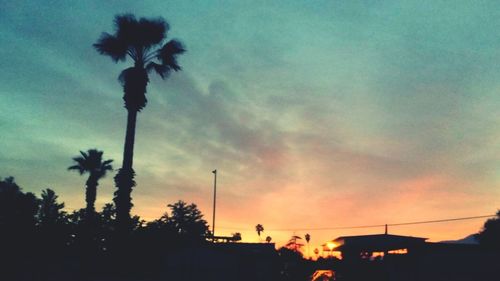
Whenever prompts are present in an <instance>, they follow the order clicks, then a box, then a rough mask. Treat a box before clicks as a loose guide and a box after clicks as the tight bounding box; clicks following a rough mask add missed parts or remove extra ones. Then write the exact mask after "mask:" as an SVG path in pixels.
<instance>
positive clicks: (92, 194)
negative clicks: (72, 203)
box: [85, 175, 97, 219]
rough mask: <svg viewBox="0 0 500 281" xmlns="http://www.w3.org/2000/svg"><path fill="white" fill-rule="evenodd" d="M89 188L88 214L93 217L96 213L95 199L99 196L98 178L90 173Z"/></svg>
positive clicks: (86, 193)
mask: <svg viewBox="0 0 500 281" xmlns="http://www.w3.org/2000/svg"><path fill="white" fill-rule="evenodd" d="M86 185H87V188H86V190H85V201H86V203H87V207H86V216H87V219H91V218H92V217H93V215H94V213H95V206H94V205H95V200H96V197H97V180H96V179H95V178H94V176H93V175H90V176H89V178H88V180H87V183H86Z"/></svg>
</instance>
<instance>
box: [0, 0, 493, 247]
mask: <svg viewBox="0 0 500 281" xmlns="http://www.w3.org/2000/svg"><path fill="white" fill-rule="evenodd" d="M123 13H132V14H135V15H136V16H137V17H159V16H161V17H163V18H164V19H166V20H167V21H168V23H169V25H170V31H169V32H168V37H169V38H176V39H178V40H180V41H182V42H183V44H184V45H185V47H186V49H187V52H186V53H185V54H184V55H182V56H181V57H179V63H180V65H181V66H182V68H183V70H182V71H181V72H177V73H173V74H172V75H171V76H170V77H169V78H168V79H166V80H161V79H160V78H159V77H156V76H154V75H151V81H150V83H149V85H148V92H147V98H148V100H149V102H148V105H147V107H146V108H145V109H144V110H143V111H142V112H141V113H140V114H139V117H138V123H137V132H136V134H137V135H136V143H135V155H134V169H135V171H136V173H137V177H136V181H137V187H136V188H135V189H134V191H133V194H132V197H133V203H134V208H133V210H132V212H133V213H134V214H137V215H140V216H141V217H142V218H143V219H145V220H153V219H156V218H159V217H160V216H161V215H162V214H163V213H164V212H165V211H167V204H170V203H174V202H176V201H177V200H184V201H186V202H189V203H191V202H193V203H195V204H197V205H198V206H199V208H200V209H201V211H202V212H203V213H204V214H205V218H206V220H207V221H209V222H210V224H211V221H212V215H211V214H212V196H213V193H212V192H213V174H212V172H211V171H212V170H214V169H217V170H218V179H217V180H218V183H217V189H218V193H217V214H216V234H217V235H230V234H231V233H234V232H241V233H242V236H243V240H244V241H247V242H257V241H259V237H258V236H257V233H256V232H255V225H256V224H258V223H260V224H262V225H263V226H264V233H263V234H262V238H261V239H264V237H265V236H267V235H269V236H271V237H272V238H273V241H274V242H276V243H277V245H278V246H280V245H283V244H284V243H285V242H286V241H287V240H288V239H289V237H290V236H291V235H299V236H303V235H304V234H305V233H306V232H309V233H310V234H311V248H312V247H318V245H320V244H322V243H324V242H325V241H327V240H330V239H333V238H336V237H338V236H343V235H357V234H373V233H382V232H383V228H367V229H342V230H312V229H314V228H334V227H341V226H357V225H372V224H385V223H400V222H411V221H421V220H434V219H446V218H456V217H466V216H476V215H489V214H494V213H495V212H496V211H497V209H498V208H499V207H500V141H499V140H500V116H499V108H500V94H499V93H500V79H499V77H500V63H499V60H500V34H499V32H500V10H499V9H498V2H496V1H491V2H490V1H436V0H432V1H425V0H424V1H422V0H420V1H334V0H330V1H320V0H318V1H206V0H199V1H165V0H161V1H43V4H41V2H40V1H18V0H16V1H5V0H3V1H0V38H2V39H1V42H2V43H1V46H0V130H1V132H2V133H1V135H0V176H1V177H6V176H14V177H15V179H16V182H17V183H18V184H19V185H20V186H21V187H22V188H23V190H24V191H31V192H34V193H36V194H38V195H39V194H40V193H41V190H42V189H44V188H52V189H54V190H55V191H56V193H57V194H58V195H59V198H60V199H61V200H62V201H64V202H65V203H66V208H67V210H68V211H71V210H74V209H79V208H82V207H84V205H85V201H84V194H85V193H84V183H85V180H86V177H84V176H83V177H82V176H79V175H78V173H75V172H70V171H67V167H68V166H70V165H72V160H71V158H72V157H74V156H77V155H78V153H79V151H80V150H84V151H85V150H87V149H91V148H97V149H100V150H103V151H104V157H105V158H106V159H114V160H115V163H114V166H115V168H119V166H120V164H121V161H122V152H123V142H124V135H125V123H126V111H125V109H124V108H123V101H122V95H123V93H122V88H121V86H120V84H119V83H118V81H117V77H118V75H119V73H120V71H121V70H123V69H125V68H127V67H129V66H130V60H129V61H127V62H125V63H118V64H116V63H114V62H113V61H112V60H111V59H110V58H108V57H105V56H101V55H99V54H98V53H97V52H96V51H95V50H94V49H93V47H92V44H93V43H95V42H96V40H97V39H98V38H99V36H100V34H101V33H102V32H113V18H114V16H115V15H117V14H123ZM113 176H114V174H113V173H112V174H110V175H108V176H107V177H106V178H104V179H102V180H101V181H100V185H99V189H98V196H97V206H98V208H100V207H101V206H102V205H103V204H105V203H108V202H111V200H112V196H113V192H114V189H115V188H114V184H113ZM483 223H484V220H470V221H460V222H450V223H441V224H428V225H418V226H405V227H393V228H390V229H389V233H393V234H402V235H412V236H420V237H427V238H429V239H430V241H440V240H451V239H460V238H463V237H465V236H467V235H469V234H471V233H475V232H477V231H479V230H480V228H481V226H482V224H483Z"/></svg>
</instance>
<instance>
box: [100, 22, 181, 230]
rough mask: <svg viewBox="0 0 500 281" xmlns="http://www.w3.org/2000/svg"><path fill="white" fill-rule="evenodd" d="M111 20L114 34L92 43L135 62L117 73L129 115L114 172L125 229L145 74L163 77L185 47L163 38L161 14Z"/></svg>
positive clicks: (118, 215) (121, 226)
mask: <svg viewBox="0 0 500 281" xmlns="http://www.w3.org/2000/svg"><path fill="white" fill-rule="evenodd" d="M114 24H115V32H114V34H109V33H106V32H105V33H102V34H101V37H100V38H99V39H98V40H97V42H96V43H95V44H94V45H93V46H94V48H96V50H97V51H98V52H99V53H100V54H102V55H106V56H110V57H111V59H112V60H113V61H114V62H118V61H124V60H125V59H126V58H127V56H128V57H130V58H131V59H132V61H133V62H134V66H132V67H129V68H127V69H125V70H123V71H122V72H121V74H120V76H119V81H120V83H121V84H122V87H123V92H124V95H123V100H124V101H125V108H126V109H127V112H128V116H127V132H126V134H125V146H124V151H123V163H122V168H121V169H120V170H119V171H118V173H117V175H116V176H115V185H116V187H117V191H116V192H115V197H114V199H113V200H114V202H115V205H116V219H117V227H118V228H119V229H121V230H122V231H127V230H128V229H129V226H130V209H131V208H132V199H131V197H130V195H131V193H132V187H134V186H135V181H134V175H135V172H134V170H133V168H132V161H133V155H134V138H135V126H136V120H137V113H138V112H139V111H141V110H142V109H143V108H144V107H145V106H146V103H147V99H146V86H147V84H148V82H149V77H148V74H149V73H150V72H151V71H153V70H154V71H155V72H156V73H158V74H159V75H160V77H161V78H163V79H164V78H166V77H167V76H168V75H169V74H170V73H171V72H172V70H174V71H178V70H180V69H181V68H180V66H179V65H178V64H177V59H176V58H177V55H179V54H182V53H184V51H185V50H184V47H183V46H182V44H181V43H180V42H179V41H177V40H170V41H168V42H166V38H167V31H168V29H169V26H168V24H167V22H166V21H165V20H164V19H162V18H157V19H146V18H141V19H139V20H137V19H136V18H135V16H133V15H131V14H125V15H117V16H116V17H115V21H114Z"/></svg>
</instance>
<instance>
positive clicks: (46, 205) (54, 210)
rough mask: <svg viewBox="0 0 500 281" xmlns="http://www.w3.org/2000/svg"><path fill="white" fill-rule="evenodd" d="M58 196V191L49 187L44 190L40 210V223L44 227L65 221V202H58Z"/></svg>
mask: <svg viewBox="0 0 500 281" xmlns="http://www.w3.org/2000/svg"><path fill="white" fill-rule="evenodd" d="M57 198H58V196H57V195H56V193H55V192H54V191H53V190H52V189H50V188H47V189H45V190H42V198H41V200H40V210H39V212H38V221H39V222H38V223H39V226H40V227H42V228H50V227H54V226H55V225H57V224H59V223H64V220H65V215H66V213H65V212H64V211H62V209H64V203H58V202H57Z"/></svg>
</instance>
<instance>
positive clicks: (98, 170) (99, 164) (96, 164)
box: [68, 149, 113, 219]
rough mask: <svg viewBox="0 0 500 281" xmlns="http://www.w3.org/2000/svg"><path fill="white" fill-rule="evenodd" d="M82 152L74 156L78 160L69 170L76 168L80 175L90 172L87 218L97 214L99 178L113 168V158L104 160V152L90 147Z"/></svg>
mask: <svg viewBox="0 0 500 281" xmlns="http://www.w3.org/2000/svg"><path fill="white" fill-rule="evenodd" d="M80 154H81V156H76V157H73V161H75V162H76V165H73V166H70V167H68V170H76V171H78V172H79V173H80V175H83V174H85V173H88V174H89V177H88V179H87V182H86V183H85V185H86V191H85V202H87V206H86V209H85V213H86V217H87V219H90V218H92V217H93V215H94V214H95V207H94V203H95V199H96V193H97V186H98V185H99V180H100V179H101V178H103V177H104V176H106V173H107V172H108V171H112V170H113V167H112V166H111V162H113V160H111V159H109V160H104V161H103V159H102V154H103V152H102V151H99V150H97V149H89V150H87V152H83V151H80Z"/></svg>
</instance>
